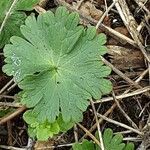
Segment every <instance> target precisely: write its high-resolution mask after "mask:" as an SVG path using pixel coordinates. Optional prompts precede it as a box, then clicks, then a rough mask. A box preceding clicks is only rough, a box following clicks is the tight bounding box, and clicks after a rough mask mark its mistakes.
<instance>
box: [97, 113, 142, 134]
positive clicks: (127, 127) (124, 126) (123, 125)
mask: <svg viewBox="0 0 150 150" xmlns="http://www.w3.org/2000/svg"><path fill="white" fill-rule="evenodd" d="M97 115H98V117H100V118H103V119H104V120H106V121H108V122H110V123H113V124H115V125H118V126H121V127H123V128H126V129H128V130H131V131H132V132H135V133H137V134H139V135H143V132H140V131H139V130H136V129H134V128H132V127H129V126H128V125H126V124H123V123H121V122H118V121H115V120H113V119H110V118H107V117H106V116H104V115H101V114H99V113H97Z"/></svg>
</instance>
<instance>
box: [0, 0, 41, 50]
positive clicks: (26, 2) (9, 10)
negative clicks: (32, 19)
mask: <svg viewBox="0 0 150 150" xmlns="http://www.w3.org/2000/svg"><path fill="white" fill-rule="evenodd" d="M38 2H39V0H0V48H2V47H3V46H4V45H5V44H6V43H8V42H9V39H10V37H11V36H13V35H18V36H21V32H20V25H22V24H24V21H25V18H26V17H27V16H26V14H25V13H24V12H23V11H30V10H32V9H33V6H35V5H36V4H37V3H38Z"/></svg>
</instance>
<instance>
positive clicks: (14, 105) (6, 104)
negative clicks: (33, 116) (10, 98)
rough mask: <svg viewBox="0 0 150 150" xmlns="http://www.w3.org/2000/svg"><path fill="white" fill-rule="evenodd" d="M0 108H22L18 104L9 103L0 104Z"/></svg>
mask: <svg viewBox="0 0 150 150" xmlns="http://www.w3.org/2000/svg"><path fill="white" fill-rule="evenodd" d="M0 106H7V107H22V105H21V104H20V103H13V102H12V103H11V102H0Z"/></svg>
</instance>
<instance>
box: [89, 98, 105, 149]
mask: <svg viewBox="0 0 150 150" xmlns="http://www.w3.org/2000/svg"><path fill="white" fill-rule="evenodd" d="M90 102H91V105H92V109H93V111H94V115H95V120H96V125H97V130H98V135H99V139H100V148H101V149H102V150H105V148H104V143H103V138H102V133H101V129H100V125H99V121H98V118H97V112H96V109H95V106H94V103H93V101H92V100H90Z"/></svg>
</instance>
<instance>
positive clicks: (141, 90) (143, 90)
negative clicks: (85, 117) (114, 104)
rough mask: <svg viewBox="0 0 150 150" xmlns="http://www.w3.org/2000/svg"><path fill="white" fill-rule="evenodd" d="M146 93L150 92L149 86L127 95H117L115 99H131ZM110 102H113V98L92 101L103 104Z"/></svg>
mask: <svg viewBox="0 0 150 150" xmlns="http://www.w3.org/2000/svg"><path fill="white" fill-rule="evenodd" d="M147 91H150V86H147V87H144V88H142V89H138V90H135V91H133V92H130V93H127V94H122V95H118V96H116V99H123V98H127V97H131V96H135V95H139V94H142V93H145V92H147ZM112 100H113V97H106V98H102V99H101V100H97V101H94V103H103V102H108V101H112Z"/></svg>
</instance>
